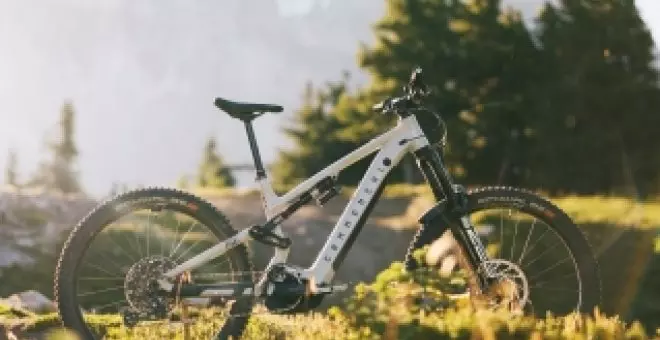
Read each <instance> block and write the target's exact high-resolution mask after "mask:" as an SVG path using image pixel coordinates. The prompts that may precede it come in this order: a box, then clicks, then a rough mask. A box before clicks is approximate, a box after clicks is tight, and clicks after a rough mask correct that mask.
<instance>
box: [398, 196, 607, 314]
mask: <svg viewBox="0 0 660 340" xmlns="http://www.w3.org/2000/svg"><path fill="white" fill-rule="evenodd" d="M465 217H467V218H468V219H469V221H470V223H471V224H472V225H473V226H474V228H475V230H476V231H477V232H478V234H480V235H481V239H482V241H483V242H484V247H485V248H486V253H487V255H488V258H489V259H490V260H489V261H488V262H487V263H485V264H482V266H481V267H480V268H470V267H469V266H468V265H467V263H468V261H466V259H465V256H464V252H463V251H462V250H461V248H462V247H461V246H460V245H458V244H456V243H454V244H453V245H454V246H453V247H451V246H449V247H446V248H445V250H447V251H446V252H445V255H449V256H453V259H454V260H455V263H457V264H458V265H457V266H456V267H457V269H458V270H461V269H462V271H463V272H464V273H467V274H468V276H469V277H468V281H469V282H468V286H469V287H470V289H469V295H470V298H471V299H472V300H473V302H474V301H475V300H477V299H478V300H479V301H480V302H484V301H487V303H489V304H490V305H491V306H492V305H496V304H499V303H503V301H506V302H507V303H511V302H512V301H514V300H517V301H518V302H519V304H518V305H517V307H518V310H521V311H524V312H527V313H528V314H534V315H537V316H538V315H540V316H543V315H545V313H546V312H552V313H553V314H555V315H557V314H559V315H565V314H568V313H571V312H574V311H579V312H583V313H589V312H592V311H593V309H594V307H595V306H597V305H598V304H599V303H600V278H599V274H598V268H597V263H596V260H595V259H594V257H593V253H592V252H591V248H590V246H589V244H588V242H587V240H586V238H585V237H584V235H583V234H582V232H581V231H580V229H579V228H578V227H577V226H576V225H575V224H574V223H573V222H572V221H571V219H570V218H569V217H568V216H567V215H566V213H564V212H563V211H562V210H561V209H559V208H558V207H557V206H555V205H554V204H552V203H551V202H549V201H547V200H545V199H543V198H542V197H540V196H538V195H536V194H534V193H532V192H529V191H525V190H521V189H515V188H508V187H486V188H481V189H478V190H474V191H471V192H469V193H468V200H467V213H466V216H465ZM436 223H437V222H436ZM445 230H447V228H446V226H442V225H425V226H422V228H420V229H419V231H418V232H417V234H416V235H415V238H414V240H413V242H412V243H411V245H410V247H409V250H408V254H406V268H408V269H414V268H416V267H417V266H418V264H417V263H416V261H415V259H414V257H413V252H414V251H415V250H417V249H420V248H423V247H425V246H427V245H428V246H430V248H429V249H430V250H429V253H427V254H430V253H433V249H434V248H433V247H437V246H438V245H439V244H440V243H443V242H444V244H447V238H448V237H447V236H448V235H444V236H443V235H442V234H443V233H444V232H445ZM447 233H449V231H447ZM449 239H451V241H450V242H455V241H454V240H453V238H451V237H450V236H449ZM441 247H442V246H441ZM436 253H437V251H436ZM428 259H429V256H427V260H428ZM425 263H431V264H435V263H433V262H432V261H427V262H425ZM485 271H488V272H489V273H490V274H492V275H491V276H494V278H495V280H494V281H495V283H494V284H493V286H492V287H491V288H492V289H489V290H488V291H487V292H482V291H480V290H479V289H478V288H476V286H477V285H476V275H479V274H481V275H483V273H484V272H485ZM503 292H504V293H503ZM503 294H504V295H506V296H503ZM512 305H513V304H512Z"/></svg>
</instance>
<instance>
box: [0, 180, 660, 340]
mask: <svg viewBox="0 0 660 340" xmlns="http://www.w3.org/2000/svg"><path fill="white" fill-rule="evenodd" d="M228 193H230V191H224V192H204V193H200V194H202V196H204V195H211V196H213V195H224V194H228ZM417 196H422V197H426V199H427V200H428V199H429V197H430V193H429V192H428V189H426V188H425V187H423V186H406V185H398V186H389V187H387V188H386V190H385V193H384V197H390V198H405V197H410V198H413V197H417ZM551 201H552V202H554V203H556V204H557V205H558V206H559V207H560V208H562V209H564V210H565V211H567V213H568V214H569V215H570V216H571V217H572V218H573V219H574V220H575V221H576V223H577V224H578V225H579V226H580V227H581V229H582V230H583V231H585V233H586V234H587V237H588V239H589V241H590V242H591V244H592V246H593V247H594V249H596V250H598V251H599V262H600V263H601V268H600V269H601V274H602V282H603V294H604V296H603V297H604V308H603V310H604V311H605V312H606V313H607V316H606V315H603V314H600V313H596V315H592V316H589V317H576V316H570V317H565V318H554V317H546V318H540V319H530V318H517V317H513V316H512V315H509V314H507V313H505V312H499V313H496V312H487V311H480V312H478V313H476V312H475V311H472V310H469V308H464V307H461V305H460V304H459V305H453V303H451V302H448V300H447V299H446V298H445V296H444V295H443V292H444V293H446V292H447V291H448V290H450V289H453V288H455V287H456V284H455V282H454V283H450V282H439V283H441V284H442V285H441V286H442V287H443V289H442V290H440V291H439V292H438V294H437V296H436V298H437V299H436V301H435V302H436V305H437V306H440V307H442V310H440V309H438V310H432V311H421V310H420V309H419V306H418V307H414V308H412V307H411V308H403V309H397V308H390V307H392V306H400V300H392V297H390V296H388V294H389V293H388V292H387V289H386V287H385V286H384V285H383V282H384V281H387V280H398V279H401V278H399V277H396V276H393V274H392V273H391V272H388V271H387V270H386V271H384V272H383V273H381V275H380V276H379V277H378V278H376V280H375V281H374V282H373V283H372V284H371V285H368V284H362V285H361V286H359V287H358V288H357V289H356V292H355V294H354V296H353V297H352V298H351V299H350V300H349V301H348V302H347V303H346V304H345V305H343V306H341V308H332V309H330V311H329V312H328V313H323V314H320V313H316V314H312V315H304V316H296V317H283V316H267V315H259V316H256V317H255V318H253V319H252V320H251V322H250V324H249V327H248V330H247V334H246V337H245V338H247V339H376V338H387V336H390V335H391V336H392V337H393V338H400V339H425V338H433V339H436V338H437V339H455V338H463V339H470V338H471V337H473V336H474V337H476V338H481V339H495V338H497V339H500V338H504V339H509V338H516V339H540V338H550V339H591V338H599V339H647V338H652V337H653V336H656V337H658V338H660V330H654V329H655V328H657V327H660V324H659V323H660V314H659V313H660V309H659V307H658V306H660V295H658V289H657V287H658V285H659V284H660V237H658V230H660V202H652V201H645V202H636V201H634V200H631V199H627V198H621V197H607V196H594V197H572V196H571V197H561V198H551ZM415 217H417V216H415ZM294 246H295V245H294ZM44 265H46V263H44ZM47 267H48V270H42V271H39V273H41V272H44V273H46V272H47V275H42V274H39V275H36V274H35V275H31V274H30V270H23V269H21V270H22V271H21V274H20V275H8V276H7V279H11V278H13V277H15V278H25V277H31V278H37V277H41V276H44V277H46V276H47V278H48V282H46V283H45V284H46V285H48V286H50V285H52V283H51V282H52V274H51V272H52V270H53V269H54V266H53V264H52V263H51V262H49V263H47ZM15 270H18V269H15ZM6 271H7V273H8V274H9V273H13V272H11V271H10V270H6ZM388 273H389V274H388ZM0 279H2V280H3V286H4V287H3V290H7V289H12V291H11V292H9V291H8V294H9V293H12V292H16V291H19V290H25V289H29V288H32V287H25V286H24V285H25V281H24V280H20V282H15V283H12V282H11V281H7V280H5V279H6V278H5V277H2V278H0ZM32 281H35V280H32ZM12 284H16V285H19V284H20V285H21V286H16V287H14V288H12V287H9V286H11V285H12ZM31 284H35V282H31ZM35 288H36V287H35ZM43 291H44V292H46V293H50V291H48V290H43ZM411 292H412V291H410V292H408V293H409V294H408V296H407V297H406V298H408V299H409V298H411V297H413V296H415V294H413V293H411ZM8 294H7V295H8ZM633 298H634V300H635V301H636V302H635V303H634V304H632V307H630V305H631V300H633ZM413 301H414V300H413ZM390 310H392V311H395V310H398V314H395V315H393V314H391V313H389V311H390ZM616 313H621V314H622V315H623V316H621V317H616V316H613V315H615V314H616ZM629 318H632V320H640V321H642V323H639V322H623V321H622V320H623V319H629ZM0 322H1V323H3V324H6V325H7V324H13V323H16V322H19V323H20V324H21V328H20V329H21V330H22V331H23V332H28V333H29V332H42V331H44V330H49V331H51V332H53V334H52V337H51V339H53V340H54V339H70V337H67V336H66V335H63V334H62V332H61V330H59V329H58V325H59V320H58V318H57V316H56V315H55V314H48V315H33V314H31V313H27V312H24V311H17V310H13V309H10V308H8V307H7V306H3V305H0ZM90 322H91V323H92V324H93V325H94V328H95V329H99V330H101V331H103V333H106V334H107V335H108V337H107V338H108V339H143V340H144V339H154V338H158V339H170V338H172V339H182V338H183V335H182V334H181V330H180V329H177V328H169V327H162V326H159V325H157V324H152V325H143V326H140V327H138V328H136V329H133V330H129V329H126V328H125V327H123V326H122V325H121V323H120V320H119V317H118V316H116V315H110V316H100V317H93V318H91V319H90ZM222 322H223V318H222V316H221V315H214V314H209V315H204V316H203V318H202V322H201V323H200V324H199V325H196V326H194V329H193V331H192V332H193V333H194V334H195V335H197V336H199V338H209V337H210V336H211V335H212V334H213V333H214V331H215V330H217V329H218V328H219V327H220V325H221V324H222ZM642 324H644V325H646V328H647V330H646V331H644V330H643V327H642ZM55 333H57V334H55ZM656 334H657V335H656Z"/></svg>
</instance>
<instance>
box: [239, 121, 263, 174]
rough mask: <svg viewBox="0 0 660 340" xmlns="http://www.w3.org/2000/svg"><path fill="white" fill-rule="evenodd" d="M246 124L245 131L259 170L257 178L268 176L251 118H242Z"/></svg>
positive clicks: (255, 164)
mask: <svg viewBox="0 0 660 340" xmlns="http://www.w3.org/2000/svg"><path fill="white" fill-rule="evenodd" d="M242 121H243V124H245V132H247V137H248V142H250V150H251V151H252V158H253V159H254V167H255V169H256V170H257V180H260V179H264V178H266V170H265V169H264V164H263V163H262V162H261V155H260V154H259V146H258V145H257V139H256V137H255V136H254V129H253V128H252V120H251V119H242Z"/></svg>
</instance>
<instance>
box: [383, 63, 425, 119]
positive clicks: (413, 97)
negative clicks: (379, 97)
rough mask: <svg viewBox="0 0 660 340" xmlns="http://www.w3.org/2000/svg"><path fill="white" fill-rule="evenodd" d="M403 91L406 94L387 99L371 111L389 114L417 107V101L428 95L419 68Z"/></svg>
mask: <svg viewBox="0 0 660 340" xmlns="http://www.w3.org/2000/svg"><path fill="white" fill-rule="evenodd" d="M403 90H404V91H405V92H406V94H405V95H403V96H401V97H392V98H387V99H385V100H384V101H382V102H380V103H378V104H376V105H374V106H373V107H372V109H373V110H374V111H376V112H379V113H389V112H397V111H401V110H409V109H414V108H416V107H418V106H419V104H418V102H419V100H420V99H421V98H422V97H425V96H427V95H428V94H429V93H430V90H429V88H428V86H427V85H426V84H425V83H424V81H423V77H422V69H421V67H417V68H415V69H414V70H413V72H412V74H411V75H410V81H409V82H408V84H407V85H406V86H404V87H403Z"/></svg>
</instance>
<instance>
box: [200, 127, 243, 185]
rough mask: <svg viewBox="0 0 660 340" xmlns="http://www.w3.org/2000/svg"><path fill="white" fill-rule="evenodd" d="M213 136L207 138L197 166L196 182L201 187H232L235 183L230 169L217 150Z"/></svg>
mask: <svg viewBox="0 0 660 340" xmlns="http://www.w3.org/2000/svg"><path fill="white" fill-rule="evenodd" d="M216 149H217V143H216V140H215V138H213V137H211V138H209V139H208V140H207V142H206V145H205V147H204V154H203V159H202V162H201V164H200V166H199V173H198V177H197V184H198V185H199V187H202V188H225V187H233V186H234V185H235V183H236V180H235V179H234V176H233V175H232V173H231V170H229V168H227V167H226V166H225V164H224V161H223V160H222V157H221V156H220V155H219V154H218V152H217V150H216Z"/></svg>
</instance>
